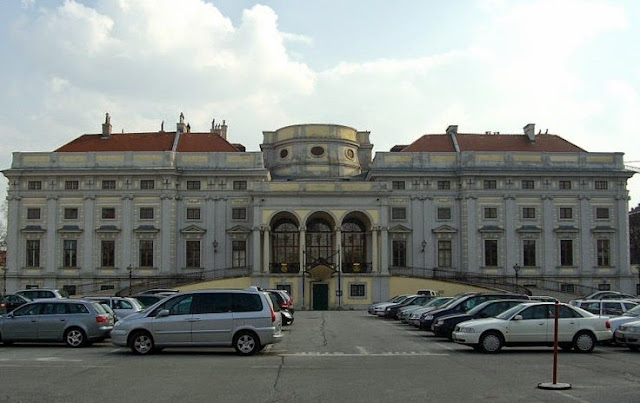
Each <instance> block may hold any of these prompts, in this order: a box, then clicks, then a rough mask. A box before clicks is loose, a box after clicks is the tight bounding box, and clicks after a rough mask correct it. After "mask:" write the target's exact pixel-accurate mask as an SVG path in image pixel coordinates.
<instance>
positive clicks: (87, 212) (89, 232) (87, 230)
mask: <svg viewBox="0 0 640 403" xmlns="http://www.w3.org/2000/svg"><path fill="white" fill-rule="evenodd" d="M95 199H96V197H95V195H87V196H85V197H84V234H83V235H84V245H83V248H82V249H84V253H83V263H82V268H83V269H84V270H87V271H90V272H93V268H94V267H97V266H102V261H101V256H102V248H101V247H100V245H99V247H98V248H97V250H98V253H97V257H98V260H97V261H96V259H93V256H94V251H95V250H96V248H94V247H93V242H94V240H95V237H96V231H95V225H94V218H95V213H94V211H93V204H94V200H95Z"/></svg>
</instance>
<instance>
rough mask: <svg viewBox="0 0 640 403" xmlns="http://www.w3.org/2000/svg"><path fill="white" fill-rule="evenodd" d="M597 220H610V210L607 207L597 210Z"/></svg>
mask: <svg viewBox="0 0 640 403" xmlns="http://www.w3.org/2000/svg"><path fill="white" fill-rule="evenodd" d="M596 219H598V220H608V219H609V209H608V208H606V207H598V208H596Z"/></svg>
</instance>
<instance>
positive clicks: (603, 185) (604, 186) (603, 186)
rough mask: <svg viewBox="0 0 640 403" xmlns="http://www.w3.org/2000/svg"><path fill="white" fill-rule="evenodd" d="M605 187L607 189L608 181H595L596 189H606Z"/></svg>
mask: <svg viewBox="0 0 640 403" xmlns="http://www.w3.org/2000/svg"><path fill="white" fill-rule="evenodd" d="M607 189H609V182H607V181H596V190H607Z"/></svg>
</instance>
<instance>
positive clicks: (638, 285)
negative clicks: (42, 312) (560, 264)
mask: <svg viewBox="0 0 640 403" xmlns="http://www.w3.org/2000/svg"><path fill="white" fill-rule="evenodd" d="M6 269H7V268H6V267H5V270H6ZM636 270H638V284H637V285H636V295H640V266H637V267H636Z"/></svg>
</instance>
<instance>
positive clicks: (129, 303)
mask: <svg viewBox="0 0 640 403" xmlns="http://www.w3.org/2000/svg"><path fill="white" fill-rule="evenodd" d="M84 299H88V300H92V301H98V302H101V303H105V304H107V305H109V307H110V308H111V309H112V310H113V312H114V313H115V319H116V320H120V319H122V318H126V317H127V316H129V315H133V314H134V313H137V312H140V311H142V310H143V309H144V308H143V306H142V304H141V303H140V301H138V300H137V299H135V298H131V297H84Z"/></svg>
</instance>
